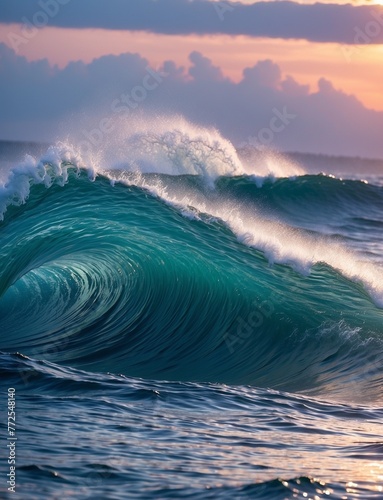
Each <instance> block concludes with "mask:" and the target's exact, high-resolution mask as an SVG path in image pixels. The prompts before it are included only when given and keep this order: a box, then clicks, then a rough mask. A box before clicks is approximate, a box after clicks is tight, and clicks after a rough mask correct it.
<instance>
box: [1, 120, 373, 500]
mask: <svg viewBox="0 0 383 500" xmlns="http://www.w3.org/2000/svg"><path fill="white" fill-rule="evenodd" d="M109 139H110V138H109ZM109 139H108V140H109ZM107 142H108V141H107ZM80 149H81V148H80ZM0 217H1V220H0V374H1V378H0V391H1V398H0V403H1V409H0V415H1V429H2V430H1V439H0V441H1V453H0V457H1V460H0V462H1V464H0V470H1V476H0V497H1V498H4V499H20V500H35V499H36V500H39V499H57V500H63V499H65V500H67V499H81V500H82V499H91V500H98V499H100V500H104V499H110V500H112V499H113V500H122V499H130V498H131V499H173V498H186V499H193V500H194V499H196V500H197V499H198V500H199V499H201V500H204V499H206V500H207V499H227V500H233V499H234V500H235V499H262V500H290V499H306V500H309V499H310V500H319V499H339V500H340V499H342V500H351V499H361V500H372V499H374V500H378V499H380V500H382V499H383V460H382V459H383V437H382V435H383V162H382V161H379V160H364V159H362V158H347V157H345V158H337V157H330V156H318V155H313V154H311V155H309V154H302V153H300V154H298V153H297V154H281V153H278V152H276V151H273V150H269V151H256V150H254V149H252V148H251V147H250V146H246V145H242V146H241V147H237V148H235V147H234V146H233V145H232V144H231V143H230V141H228V140H227V139H225V138H224V137H222V135H221V134H220V133H219V132H218V131H217V130H214V129H207V128H203V127H197V126H194V125H192V124H188V123H184V122H183V123H180V124H177V123H176V122H174V123H173V124H171V125H169V124H167V125H163V126H158V127H154V126H153V127H147V128H145V127H144V126H141V127H138V128H136V129H134V130H132V132H131V133H127V134H125V136H124V138H123V139H121V140H120V141H119V144H118V145H117V144H116V143H115V142H114V141H112V140H110V144H109V143H106V144H103V145H99V147H95V148H94V150H93V151H92V152H90V151H89V149H88V150H87V151H86V152H82V151H81V150H79V149H76V146H75V145H73V144H72V143H68V142H65V141H63V142H60V141H57V142H53V143H52V144H47V145H41V144H32V143H20V142H18V143H17V142H2V143H0Z"/></svg>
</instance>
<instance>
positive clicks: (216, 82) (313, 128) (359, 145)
mask: <svg viewBox="0 0 383 500" xmlns="http://www.w3.org/2000/svg"><path fill="white" fill-rule="evenodd" d="M190 61H191V67H190V69H189V70H188V71H187V70H185V69H184V68H182V67H179V66H177V64H176V63H175V62H173V61H166V62H164V64H163V66H162V68H160V70H158V71H157V72H155V70H154V69H153V68H150V67H149V64H148V61H147V60H145V59H144V58H142V57H141V56H140V55H139V54H123V55H120V56H114V55H109V56H104V57H101V58H99V59H96V60H94V61H92V62H91V63H89V64H85V63H82V62H72V63H70V64H68V66H66V67H65V68H64V69H59V68H58V67H55V66H50V65H49V63H48V62H47V61H46V60H42V61H35V62H29V61H27V60H26V59H25V58H24V57H21V56H18V55H16V54H15V53H14V52H13V51H12V50H11V49H10V48H9V47H7V46H6V45H4V44H0V72H1V74H2V75H4V77H3V78H2V79H1V80H0V108H1V110H2V113H1V116H0V138H3V139H20V140H23V139H25V140H29V139H35V140H53V139H55V138H57V137H61V138H63V136H64V137H65V133H72V135H73V133H74V131H76V134H77V138H78V140H81V139H84V131H91V130H93V129H94V128H96V127H99V124H100V120H101V119H102V118H111V119H112V120H113V118H115V117H116V116H126V117H128V119H130V117H132V119H133V117H134V115H135V114H136V113H139V112H141V111H145V112H146V113H149V114H152V115H162V114H174V113H178V114H182V115H184V116H185V117H186V118H187V119H189V120H191V121H194V122H197V123H199V124H202V125H208V126H215V127H217V128H218V129H220V130H221V131H222V133H223V135H225V136H226V137H227V138H229V139H231V140H232V141H233V142H234V143H235V144H236V145H239V144H241V143H244V142H247V143H250V144H251V143H252V144H255V145H259V144H260V145H261V146H267V147H269V146H270V147H276V148H278V149H280V150H285V151H304V152H314V153H317V152H319V153H328V154H334V155H342V154H343V155H350V156H351V155H354V156H357V155H359V156H365V157H380V158H383V142H382V140H381V131H382V130H383V112H378V111H373V110H370V109H367V108H365V107H364V106H363V104H362V103H361V102H360V101H359V100H358V99H357V98H356V97H355V96H352V95H348V94H345V93H344V92H342V91H341V90H339V89H336V88H334V87H333V85H332V83H331V82H330V81H328V80H326V79H324V78H321V79H320V80H319V81H318V89H315V90H311V89H310V88H309V86H307V85H302V84H300V83H299V82H297V81H296V80H294V78H293V77H291V76H285V75H283V74H282V72H281V69H280V68H279V66H278V65H277V64H275V63H274V62H273V61H271V60H265V61H258V62H257V63H256V64H254V65H253V66H252V67H249V68H245V69H244V71H243V77H242V79H241V81H239V82H237V83H236V82H233V81H231V80H229V79H228V78H226V77H225V76H224V75H223V74H222V72H221V70H220V68H218V67H216V66H215V65H214V64H213V63H212V61H210V60H209V59H208V58H206V57H205V56H203V55H202V54H200V53H198V52H192V53H191V54H190ZM165 74H166V75H167V76H164V75H165ZM59 124H60V126H61V129H60V128H59V126H58V125H59Z"/></svg>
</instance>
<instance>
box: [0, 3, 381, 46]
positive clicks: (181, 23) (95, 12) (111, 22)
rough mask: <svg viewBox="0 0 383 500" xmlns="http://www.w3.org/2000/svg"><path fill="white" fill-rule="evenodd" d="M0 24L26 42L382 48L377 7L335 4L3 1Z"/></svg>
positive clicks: (379, 15)
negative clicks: (50, 29) (96, 38)
mask: <svg viewBox="0 0 383 500" xmlns="http://www.w3.org/2000/svg"><path fill="white" fill-rule="evenodd" d="M0 22H1V23H20V24H21V25H23V26H24V27H22V29H21V34H23V30H25V36H26V37H27V36H28V34H29V35H30V34H31V30H33V26H37V27H40V26H45V25H47V24H49V26H57V27H61V28H104V29H109V30H145V31H151V32H153V33H162V34H181V35H188V34H200V35H205V34H229V35H248V36H252V37H270V38H284V39H306V40H309V41H313V42H338V43H342V44H365V43H383V8H382V7H379V6H366V5H364V6H363V5H362V6H352V5H350V4H345V5H344V4H343V5H337V4H335V3H334V4H321V3H315V4H301V3H295V2H290V1H278V2H256V3H253V4H243V3H239V2H237V3H234V2H226V1H223V2H212V1H211V0H194V1H190V0H140V1H139V2H138V1H137V0H110V1H108V2H107V1H106V0H81V1H74V0H39V1H31V0H18V1H17V2H15V1H13V0H3V2H2V9H1V12H0ZM17 35H19V33H18V34H17ZM11 37H12V35H11V34H10V38H11ZM13 43H14V44H15V43H17V42H16V41H15V40H14V42H13ZM14 48H16V47H15V46H14Z"/></svg>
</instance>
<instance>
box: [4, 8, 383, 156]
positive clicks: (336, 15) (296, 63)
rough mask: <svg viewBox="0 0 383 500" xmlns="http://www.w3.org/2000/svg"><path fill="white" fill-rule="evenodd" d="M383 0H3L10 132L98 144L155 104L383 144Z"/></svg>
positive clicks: (282, 138) (366, 152)
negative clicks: (119, 124)
mask: <svg viewBox="0 0 383 500" xmlns="http://www.w3.org/2000/svg"><path fill="white" fill-rule="evenodd" d="M382 3H383V2H380V1H376V2H372V1H368V0H366V1H363V0H358V1H356V2H345V1H338V2H336V1H335V0H333V1H331V2H327V1H326V2H323V1H322V2H314V1H313V2H311V1H300V2H293V1H268V2H255V1H242V2H226V1H212V0H193V1H190V0H140V1H139V2H138V1H136V0H108V1H106V0H76V1H75V0H38V1H35V0H18V1H17V2H14V1H13V0H0V75H1V79H0V139H6V140H37V141H45V142H49V141H54V140H57V139H60V138H64V136H66V135H68V136H70V137H75V138H76V140H78V141H79V142H81V143H82V144H83V146H84V147H85V143H86V142H87V143H89V142H90V143H91V144H92V147H95V148H97V146H98V138H99V137H100V136H101V135H104V136H106V135H108V134H111V132H106V129H107V128H108V126H109V128H113V127H112V125H111V124H112V123H116V122H117V121H118V120H120V119H121V118H122V117H123V118H124V120H125V123H126V122H128V121H129V120H133V119H134V117H135V116H136V115H142V114H143V113H145V116H166V115H168V116H169V117H170V118H169V119H170V120H171V117H172V116H174V115H182V116H184V117H185V118H186V119H187V120H190V121H192V122H193V123H197V124H200V125H203V126H212V127H215V128H217V129H218V130H219V131H220V132H221V133H222V134H223V135H224V136H225V137H227V138H228V139H230V140H231V141H232V142H233V143H234V144H235V145H236V146H237V145H242V146H243V145H246V144H251V145H253V146H255V147H258V148H276V149H279V150H282V151H301V152H310V153H323V154H331V155H347V156H362V157H369V158H383V140H382V139H383V92H382V90H383V85H382V82H383V6H382ZM100 123H102V124H103V127H100ZM104 129H105V130H104Z"/></svg>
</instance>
